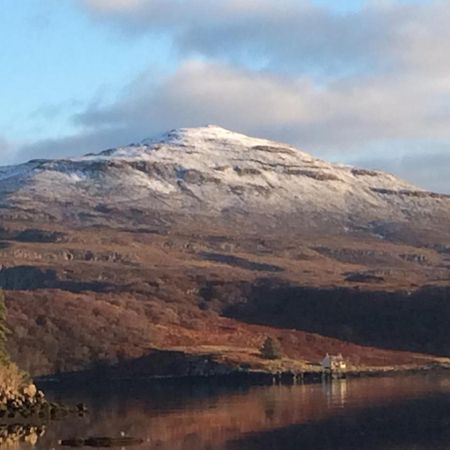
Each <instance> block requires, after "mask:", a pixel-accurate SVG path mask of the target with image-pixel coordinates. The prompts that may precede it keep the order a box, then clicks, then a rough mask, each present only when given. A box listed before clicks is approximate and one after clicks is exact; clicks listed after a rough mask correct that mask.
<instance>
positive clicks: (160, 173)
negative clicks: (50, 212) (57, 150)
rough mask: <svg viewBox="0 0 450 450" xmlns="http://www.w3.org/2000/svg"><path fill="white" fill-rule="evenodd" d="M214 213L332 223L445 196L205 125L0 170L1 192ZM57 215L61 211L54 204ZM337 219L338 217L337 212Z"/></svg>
mask: <svg viewBox="0 0 450 450" xmlns="http://www.w3.org/2000/svg"><path fill="white" fill-rule="evenodd" d="M2 198H3V200H4V199H7V201H8V202H10V204H13V205H16V206H20V207H21V208H29V207H30V205H31V207H33V208H36V207H37V206H36V204H37V202H41V203H42V207H43V208H46V207H47V206H48V205H49V204H50V203H51V204H53V205H55V206H54V208H55V209H56V210H57V212H55V215H58V214H61V211H63V209H58V208H63V207H59V206H57V205H64V204H73V205H75V206H74V208H76V207H77V205H78V207H81V206H80V205H83V206H82V207H83V208H87V210H88V211H90V210H91V209H92V208H94V209H95V208H96V207H97V206H98V205H99V204H101V205H104V204H108V205H110V206H111V207H114V208H116V209H119V210H120V209H123V208H130V207H133V208H135V209H139V210H142V211H149V210H156V211H169V212H177V214H179V213H181V212H183V213H185V214H193V213H195V212H196V213H199V214H202V215H216V216H217V215H220V214H222V213H223V212H224V211H230V210H232V211H241V212H242V213H244V214H252V213H255V214H264V215H272V216H273V215H277V214H290V215H294V216H297V217H301V218H302V219H303V220H307V221H312V220H313V219H312V218H313V217H314V221H321V222H324V223H329V221H330V220H331V218H334V219H333V220H338V221H339V222H340V223H347V222H348V221H349V220H351V221H354V220H356V219H355V218H359V219H358V221H361V222H366V221H376V220H381V219H383V220H394V219H395V220H397V219H398V217H399V215H401V216H402V219H401V220H406V218H407V217H409V216H410V215H411V214H412V212H411V211H416V212H417V214H418V215H421V216H423V217H425V212H426V216H427V217H430V216H431V215H434V216H436V217H439V215H440V216H441V217H447V215H448V211H449V208H448V201H449V200H448V199H447V198H441V197H438V196H437V194H430V193H427V192H425V191H422V190H420V189H418V188H416V187H414V186H412V185H410V184H408V183H406V182H403V181H402V180H399V179H397V178H395V177H394V176H392V175H388V174H385V173H382V172H375V171H370V170H364V169H356V168H352V167H348V166H343V165H336V164H331V163H328V162H326V161H322V160H320V159H317V158H314V157H313V156H311V155H309V154H307V153H304V152H302V151H300V150H297V149H295V148H293V147H291V146H289V145H287V144H282V143H278V142H272V141H270V140H267V139H259V138H253V137H249V136H245V135H243V134H239V133H235V132H232V131H229V130H226V129H224V128H221V127H218V126H214V125H209V126H206V127H199V128H179V129H175V130H172V131H169V132H168V133H165V134H163V135H162V136H159V137H157V138H153V139H145V140H143V141H142V142H140V143H139V144H131V145H129V146H124V147H118V148H114V149H110V150H105V151H103V152H100V153H97V154H89V155H85V156H82V157H79V158H72V159H63V160H53V161H45V160H41V161H34V162H33V161H30V162H29V163H27V164H25V165H21V166H16V167H9V168H3V169H0V199H2ZM62 214H64V212H62ZM337 218H338V219H337Z"/></svg>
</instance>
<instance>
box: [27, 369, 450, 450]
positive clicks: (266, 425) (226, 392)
mask: <svg viewBox="0 0 450 450" xmlns="http://www.w3.org/2000/svg"><path fill="white" fill-rule="evenodd" d="M52 396H53V398H54V399H55V400H60V401H61V400H62V401H66V402H69V403H74V402H78V401H83V402H85V403H87V404H88V406H89V408H90V411H91V413H90V414H89V415H88V416H87V417H84V418H76V419H75V418H73V419H70V420H69V421H64V422H57V423H53V424H51V425H50V426H49V427H48V429H47V432H46V433H45V435H42V436H41V437H40V438H39V440H38V442H37V443H36V447H37V448H38V449H50V448H56V447H58V440H60V439H66V438H71V437H89V436H111V437H116V436H120V434H121V433H122V434H125V435H128V436H134V437H139V438H143V439H144V440H145V444H144V445H143V446H142V447H136V448H137V449H138V448H143V449H144V448H145V449H150V450H153V449H158V450H207V449H208V450H212V449H214V450H223V449H227V450H240V449H246V450H253V449H254V450H257V449H258V450H259V449H261V450H265V449H283V450H291V449H292V450H293V449H298V448H304V449H309V448H311V449H312V448H314V449H318V448H323V449H344V448H345V449H351V448H360V449H362V448H364V449H385V450H386V449H387V450H390V449H396V450H397V449H422V448H423V449H425V448H426V449H429V448H436V449H450V439H449V437H450V435H449V433H450V378H447V377H442V376H440V377H433V376H414V377H405V378H400V377H398V378H385V379H364V380H351V381H350V380H347V381H346V380H338V381H335V382H333V383H331V384H317V385H304V386H291V387H287V386H275V387H270V388H266V387H253V388H241V389H229V388H223V387H205V386H204V387H196V388H190V389H186V388H181V387H179V388H175V387H165V388H163V387H160V388H156V387H154V388H153V387H148V386H142V385H136V386H134V387H130V386H121V387H117V388H116V389H114V390H104V391H102V392H99V391H93V392H89V393H88V392H85V393H80V392H78V393H77V395H76V396H73V395H70V394H68V393H64V392H53V394H52ZM22 441H23V440H22ZM19 445H20V448H21V449H25V448H29V444H25V443H23V442H22V444H19Z"/></svg>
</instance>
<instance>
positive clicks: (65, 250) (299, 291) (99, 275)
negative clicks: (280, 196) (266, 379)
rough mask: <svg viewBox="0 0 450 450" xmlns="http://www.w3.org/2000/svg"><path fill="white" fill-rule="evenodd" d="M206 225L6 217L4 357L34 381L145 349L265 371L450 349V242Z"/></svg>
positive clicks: (418, 359) (377, 361)
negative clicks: (272, 365)
mask: <svg viewBox="0 0 450 450" xmlns="http://www.w3.org/2000/svg"><path fill="white" fill-rule="evenodd" d="M260 236H261V235H260V234H258V233H255V232H252V231H251V230H250V229H248V230H246V229H245V228H241V229H239V230H237V229H231V228H223V227H220V226H218V225H217V224H214V223H210V225H209V226H208V225H206V224H203V223H202V224H201V226H200V225H199V226H195V224H192V223H188V222H187V223H185V224H183V226H182V227H181V226H175V225H172V226H168V225H161V224H160V225H158V226H147V227H134V228H133V229H130V228H129V227H128V228H120V227H119V228H117V227H116V228H109V227H107V226H97V227H75V226H73V227H70V228H69V227H61V226H57V225H49V224H48V223H43V224H41V225H37V222H35V223H34V224H33V227H30V226H29V224H28V223H26V222H22V221H17V220H16V221H11V220H6V219H5V220H3V221H2V228H1V230H0V239H1V240H0V265H1V267H2V270H0V287H3V288H4V289H5V290H6V294H7V304H8V310H9V320H10V323H11V329H12V335H11V337H10V342H9V347H10V351H11V353H12V355H13V358H14V359H15V360H16V361H17V362H18V363H19V364H20V366H21V367H22V368H23V369H26V370H29V371H30V372H31V373H32V374H34V375H46V374H52V373H58V372H70V371H79V370H85V369H92V368H96V367H98V366H99V365H110V364H115V363H118V362H121V361H125V360H130V359H136V358H141V357H143V356H146V355H148V354H151V353H152V352H153V351H154V350H155V349H159V350H177V351H182V352H185V353H187V354H212V355H214V357H215V358H216V359H217V360H221V361H224V362H226V363H227V364H231V365H241V366H242V367H253V368H262V367H264V364H265V362H264V360H263V359H262V358H261V357H260V354H259V349H260V347H261V345H262V343H263V342H264V340H265V339H266V338H267V336H272V337H274V338H277V339H278V340H279V341H280V344H281V347H282V351H283V354H284V356H285V359H286V360H287V361H288V362H286V364H290V363H289V361H290V360H296V361H298V362H299V363H302V364H309V363H315V364H316V363H318V362H319V361H320V359H321V358H322V356H323V355H324V354H325V353H326V352H330V353H335V352H341V353H343V354H344V355H345V356H346V357H347V358H348V359H349V360H350V361H351V362H353V364H356V365H371V366H387V365H406V364H417V365H418V364H424V363H426V362H430V356H429V355H440V356H450V337H449V335H448V333H447V332H446V329H447V328H448V327H447V326H446V325H448V323H450V303H449V301H448V294H449V292H450V281H449V278H450V277H449V274H450V269H449V267H450V250H449V248H448V247H446V246H443V245H438V244H433V245H424V244H420V243H419V244H417V246H414V245H411V244H410V243H406V242H403V243H402V242H400V241H399V240H396V241H394V240H392V241H390V240H388V239H386V240H380V239H377V238H375V237H373V238H367V237H364V236H358V233H355V234H353V235H351V236H348V237H346V236H328V237H317V236H310V235H306V234H302V233H301V232H300V231H299V232H298V233H297V234H295V233H292V234H285V233H283V232H280V231H278V232H277V231H275V230H274V232H273V233H266V234H265V236H270V237H269V238H264V239H262V238H261V237H260Z"/></svg>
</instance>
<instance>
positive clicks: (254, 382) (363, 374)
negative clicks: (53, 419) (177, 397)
mask: <svg viewBox="0 0 450 450" xmlns="http://www.w3.org/2000/svg"><path fill="white" fill-rule="evenodd" d="M445 372H448V373H449V374H450V366H449V365H446V364H443V365H436V364H433V365H425V366H415V367H398V368H396V367H388V368H387V367H379V368H376V367H370V368H364V369H359V370H348V371H346V372H345V373H341V374H336V376H333V375H332V376H330V374H325V373H323V372H322V371H318V370H317V371H316V370H313V371H305V372H297V373H293V372H292V371H284V372H282V371H279V372H267V371H260V370H249V371H239V370H236V371H232V372H230V373H228V374H210V375H176V374H174V375H164V376H145V375H142V376H136V375H130V376H121V377H114V376H105V377H100V376H99V375H98V374H95V373H85V372H84V373H72V374H64V375H62V376H59V377H55V376H46V377H41V378H36V379H35V382H36V384H38V385H39V387H41V388H43V389H46V388H50V389H52V388H55V387H63V388H80V387H81V386H83V387H86V382H87V381H89V386H90V387H92V388H101V387H103V388H107V387H114V386H117V385H127V386H133V385H136V386H137V385H139V386H141V387H142V386H143V387H149V386H154V387H155V388H159V387H164V386H184V387H189V386H209V385H211V386H221V385H222V386H227V387H240V386H242V387H250V386H273V385H283V386H293V385H302V384H313V383H320V382H322V381H329V382H331V381H335V380H336V379H358V378H381V377H394V376H406V375H415V374H417V375H418V374H438V373H445Z"/></svg>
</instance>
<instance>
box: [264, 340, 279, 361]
mask: <svg viewBox="0 0 450 450" xmlns="http://www.w3.org/2000/svg"><path fill="white" fill-rule="evenodd" d="M261 356H262V357H263V358H265V359H278V358H281V347H280V343H279V342H278V340H276V339H272V338H271V337H270V336H269V337H267V338H266V340H265V341H264V344H263V345H262V347H261Z"/></svg>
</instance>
